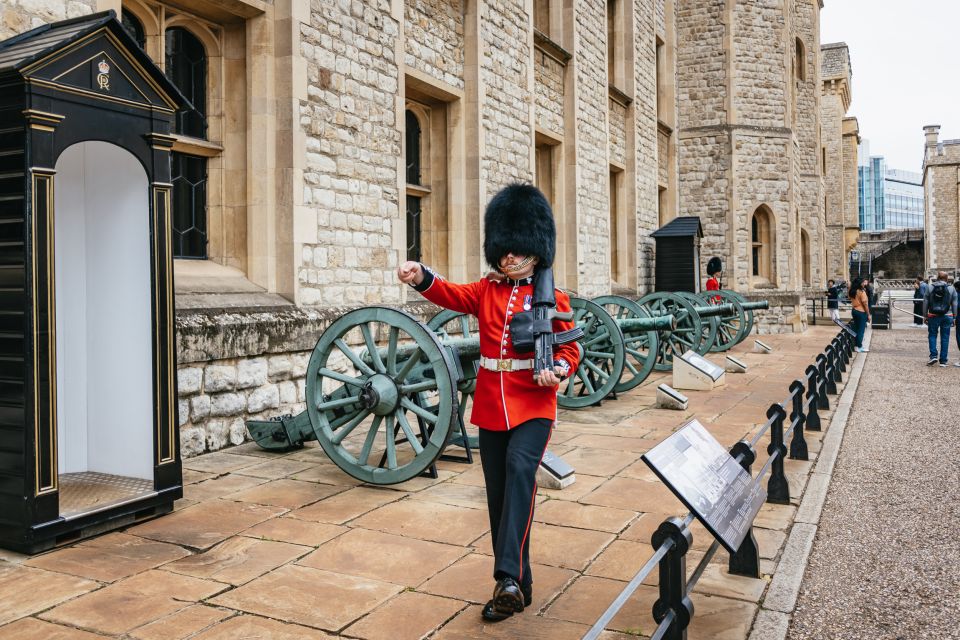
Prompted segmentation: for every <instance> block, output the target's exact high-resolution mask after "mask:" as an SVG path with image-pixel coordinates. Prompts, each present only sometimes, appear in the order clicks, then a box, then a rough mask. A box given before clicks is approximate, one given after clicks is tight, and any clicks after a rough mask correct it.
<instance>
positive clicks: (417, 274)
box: [397, 260, 423, 285]
mask: <svg viewBox="0 0 960 640" xmlns="http://www.w3.org/2000/svg"><path fill="white" fill-rule="evenodd" d="M397 277H398V278H400V282H402V283H404V284H411V283H412V284H415V285H417V284H420V283H421V282H423V269H422V268H421V267H420V263H419V262H414V261H412V260H408V261H407V262H404V263H403V264H401V265H400V266H399V267H397Z"/></svg>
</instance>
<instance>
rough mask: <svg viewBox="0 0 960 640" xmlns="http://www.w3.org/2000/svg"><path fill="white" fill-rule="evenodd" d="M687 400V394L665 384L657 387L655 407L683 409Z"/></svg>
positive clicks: (685, 407) (687, 402)
mask: <svg viewBox="0 0 960 640" xmlns="http://www.w3.org/2000/svg"><path fill="white" fill-rule="evenodd" d="M689 402H690V399H689V398H687V396H685V395H683V394H682V393H680V392H679V391H677V390H676V389H673V388H672V387H669V386H667V385H666V384H661V385H660V386H658V387H657V407H659V408H660V409H673V410H675V411H685V410H686V409H687V405H688V404H689Z"/></svg>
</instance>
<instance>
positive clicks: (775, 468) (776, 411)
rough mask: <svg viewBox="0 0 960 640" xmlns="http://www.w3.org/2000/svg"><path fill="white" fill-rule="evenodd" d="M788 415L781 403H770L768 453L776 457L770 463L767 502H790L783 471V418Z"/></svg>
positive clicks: (784, 455)
mask: <svg viewBox="0 0 960 640" xmlns="http://www.w3.org/2000/svg"><path fill="white" fill-rule="evenodd" d="M786 417H787V410H786V409H784V408H783V407H782V406H780V405H779V404H774V405H770V408H769V409H767V418H768V419H770V418H773V423H772V424H771V425H770V444H769V445H767V453H768V454H770V455H771V456H772V455H774V454H776V458H774V459H773V462H772V463H771V465H770V480H768V481H767V502H774V503H776V504H790V486H789V485H788V484H787V476H786V474H785V473H784V471H783V459H784V458H785V457H786V455H787V447H786V445H784V444H783V420H784V419H785V418H786Z"/></svg>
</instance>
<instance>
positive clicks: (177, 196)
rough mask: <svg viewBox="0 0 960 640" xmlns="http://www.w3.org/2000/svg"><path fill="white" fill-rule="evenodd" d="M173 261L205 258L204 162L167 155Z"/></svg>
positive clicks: (182, 156) (175, 154)
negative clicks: (170, 194) (170, 183)
mask: <svg viewBox="0 0 960 640" xmlns="http://www.w3.org/2000/svg"><path fill="white" fill-rule="evenodd" d="M170 176H171V182H173V212H172V213H173V257H175V258H206V257H207V159H206V158H199V157H197V156H188V155H186V154H183V153H171V154H170Z"/></svg>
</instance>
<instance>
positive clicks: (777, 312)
mask: <svg viewBox="0 0 960 640" xmlns="http://www.w3.org/2000/svg"><path fill="white" fill-rule="evenodd" d="M746 298H747V300H750V301H755V300H766V301H768V302H769V303H770V308H769V309H764V310H761V311H754V312H753V322H754V327H755V328H754V332H755V333H759V334H761V335H763V334H774V333H800V332H802V331H806V330H807V321H806V318H807V312H806V305H807V301H806V297H805V296H804V295H803V292H802V291H779V292H778V291H771V292H765V291H756V292H754V293H752V294H748V295H747V296H746Z"/></svg>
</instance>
